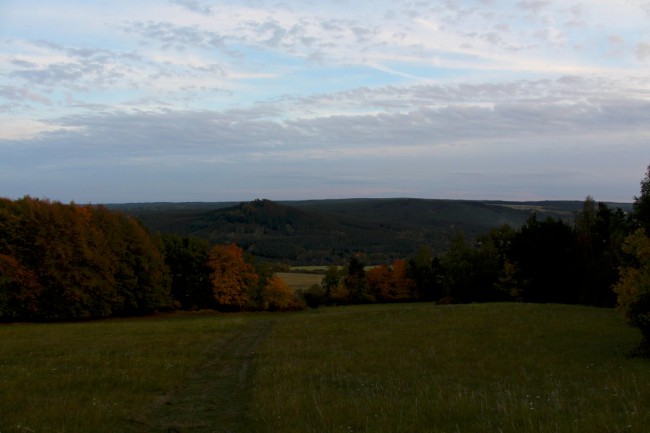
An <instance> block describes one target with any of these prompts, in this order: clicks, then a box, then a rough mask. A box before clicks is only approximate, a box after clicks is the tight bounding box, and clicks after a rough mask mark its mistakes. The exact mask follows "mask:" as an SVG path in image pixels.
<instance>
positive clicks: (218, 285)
mask: <svg viewBox="0 0 650 433" xmlns="http://www.w3.org/2000/svg"><path fill="white" fill-rule="evenodd" d="M208 266H209V267H210V269H211V270H212V273H211V274H210V281H211V282H212V293H213V296H214V299H215V301H216V303H217V305H219V306H220V307H221V308H224V309H229V310H241V309H244V308H246V307H248V306H249V305H250V300H251V291H252V290H254V289H255V287H256V285H257V281H258V276H257V274H256V273H255V268H254V267H253V266H252V265H251V264H250V263H247V262H246V261H245V260H244V251H243V250H242V249H241V248H240V247H238V246H237V245H235V244H229V245H216V246H214V247H213V248H212V250H210V255H209V259H208Z"/></svg>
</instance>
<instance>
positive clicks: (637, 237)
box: [614, 229, 650, 319]
mask: <svg viewBox="0 0 650 433" xmlns="http://www.w3.org/2000/svg"><path fill="white" fill-rule="evenodd" d="M623 251H624V252H625V253H626V254H629V255H631V256H632V257H634V258H635V259H636V261H637V266H625V267H622V268H621V269H619V274H620V279H619V281H618V283H617V284H616V285H615V286H614V292H616V294H617V296H618V306H619V308H620V309H621V310H623V312H624V313H625V316H626V317H627V318H628V319H630V316H629V314H630V306H631V305H632V304H633V303H635V302H636V301H638V300H639V298H640V297H641V296H642V295H647V294H650V238H648V236H647V235H646V234H645V231H644V230H643V229H639V230H637V231H636V232H634V233H633V234H631V235H630V236H628V237H627V239H626V240H625V244H624V245H623Z"/></svg>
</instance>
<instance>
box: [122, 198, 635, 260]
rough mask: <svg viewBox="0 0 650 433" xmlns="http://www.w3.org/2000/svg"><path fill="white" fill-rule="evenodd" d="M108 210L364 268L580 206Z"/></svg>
mask: <svg viewBox="0 0 650 433" xmlns="http://www.w3.org/2000/svg"><path fill="white" fill-rule="evenodd" d="M111 206H112V207H114V208H117V209H120V210H121V211H123V212H125V213H129V214H132V215H134V216H136V217H137V218H139V219H140V220H141V221H142V222H143V224H145V225H146V226H147V227H148V228H149V229H150V230H152V231H154V232H160V233H174V234H179V235H184V236H197V237H200V238H204V239H207V240H209V241H210V242H212V243H229V242H235V243H237V244H238V245H240V246H242V247H243V248H244V249H245V250H246V251H248V252H250V253H252V254H254V255H256V256H257V257H259V258H262V259H268V260H274V261H283V262H288V263H291V264H302V265H307V264H319V265H322V264H328V263H335V264H339V263H341V262H342V261H344V260H345V259H346V258H348V257H349V256H350V255H351V254H352V253H354V252H357V251H361V252H363V253H365V254H366V255H367V262H368V263H369V264H375V263H386V262H388V261H391V260H393V259H396V258H404V257H408V256H409V255H411V254H413V253H414V252H415V251H416V250H417V249H418V248H419V247H420V246H422V245H427V246H429V247H430V248H431V249H432V250H433V251H434V253H441V252H443V251H445V250H446V248H447V246H448V245H449V242H450V240H451V239H452V238H453V237H454V236H455V235H456V233H457V232H458V231H460V232H462V233H463V234H464V235H465V236H466V237H467V238H468V239H473V238H475V237H476V236H477V235H480V234H482V233H485V232H487V231H489V230H490V229H491V228H493V227H498V226H501V225H503V224H509V225H510V226H512V227H519V226H520V225H521V224H523V223H524V222H525V221H526V219H527V218H529V216H530V215H531V213H532V212H536V213H537V214H538V216H539V217H540V218H545V217H546V216H551V217H555V218H566V219H571V218H572V215H573V212H574V211H576V210H578V209H580V208H581V206H582V202H579V201H572V202H526V203H522V202H489V201H463V200H429V199H412V198H395V199H345V200H307V201H286V202H273V201H270V200H255V201H252V202H249V203H239V204H234V203H150V204H142V203H140V204H122V205H111ZM622 206H623V207H625V206H626V205H622Z"/></svg>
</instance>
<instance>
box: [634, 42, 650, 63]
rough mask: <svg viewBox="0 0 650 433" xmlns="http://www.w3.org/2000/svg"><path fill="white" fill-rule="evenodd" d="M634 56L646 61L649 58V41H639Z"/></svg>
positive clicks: (643, 61)
mask: <svg viewBox="0 0 650 433" xmlns="http://www.w3.org/2000/svg"><path fill="white" fill-rule="evenodd" d="M636 57H637V59H638V60H639V61H640V62H642V63H646V61H647V60H648V59H650V43H641V44H638V45H637V47H636Z"/></svg>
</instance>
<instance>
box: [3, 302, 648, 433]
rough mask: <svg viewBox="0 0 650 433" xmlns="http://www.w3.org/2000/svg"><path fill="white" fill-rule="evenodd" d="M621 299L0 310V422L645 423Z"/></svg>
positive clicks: (72, 429) (140, 430)
mask: <svg viewBox="0 0 650 433" xmlns="http://www.w3.org/2000/svg"><path fill="white" fill-rule="evenodd" d="M639 339H640V335H639V333H638V331H636V330H635V329H633V328H630V327H628V326H626V325H625V324H624V323H623V320H622V318H621V317H620V315H619V314H618V313H617V312H616V311H613V310H608V309H596V308H589V307H579V306H562V305H531V304H472V305H451V306H436V305H433V304H401V305H372V306H355V307H337V308H321V309H318V310H310V311H305V312H301V313H287V314H269V313H260V314H218V313H196V314H174V315H169V316H154V317H149V318H142V319H123V320H105V321H97V322H86V323H64V324H12V325H2V326H0V341H2V349H1V350H0V390H1V392H0V414H2V416H1V417H0V432H2V433H10V432H66V433H76V432H79V433H82V432H84V433H85V432H90V431H92V432H130V433H144V432H147V433H150V432H206V433H207V432H222V431H223V432H225V431H230V432H280V431H281V432H283V433H291V432H421V431H422V432H424V431H427V432H468V433H474V432H511V433H521V432H524V433H525V432H576V433H577V432H580V433H585V432H643V431H647V430H644V429H646V428H647V426H648V425H650V409H649V405H650V403H648V402H650V387H648V386H647V384H648V383H650V362H649V361H647V360H643V359H638V358H629V357H627V356H626V354H627V352H628V351H629V350H630V349H632V348H633V347H634V346H635V345H636V344H637V343H638V342H639Z"/></svg>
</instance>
